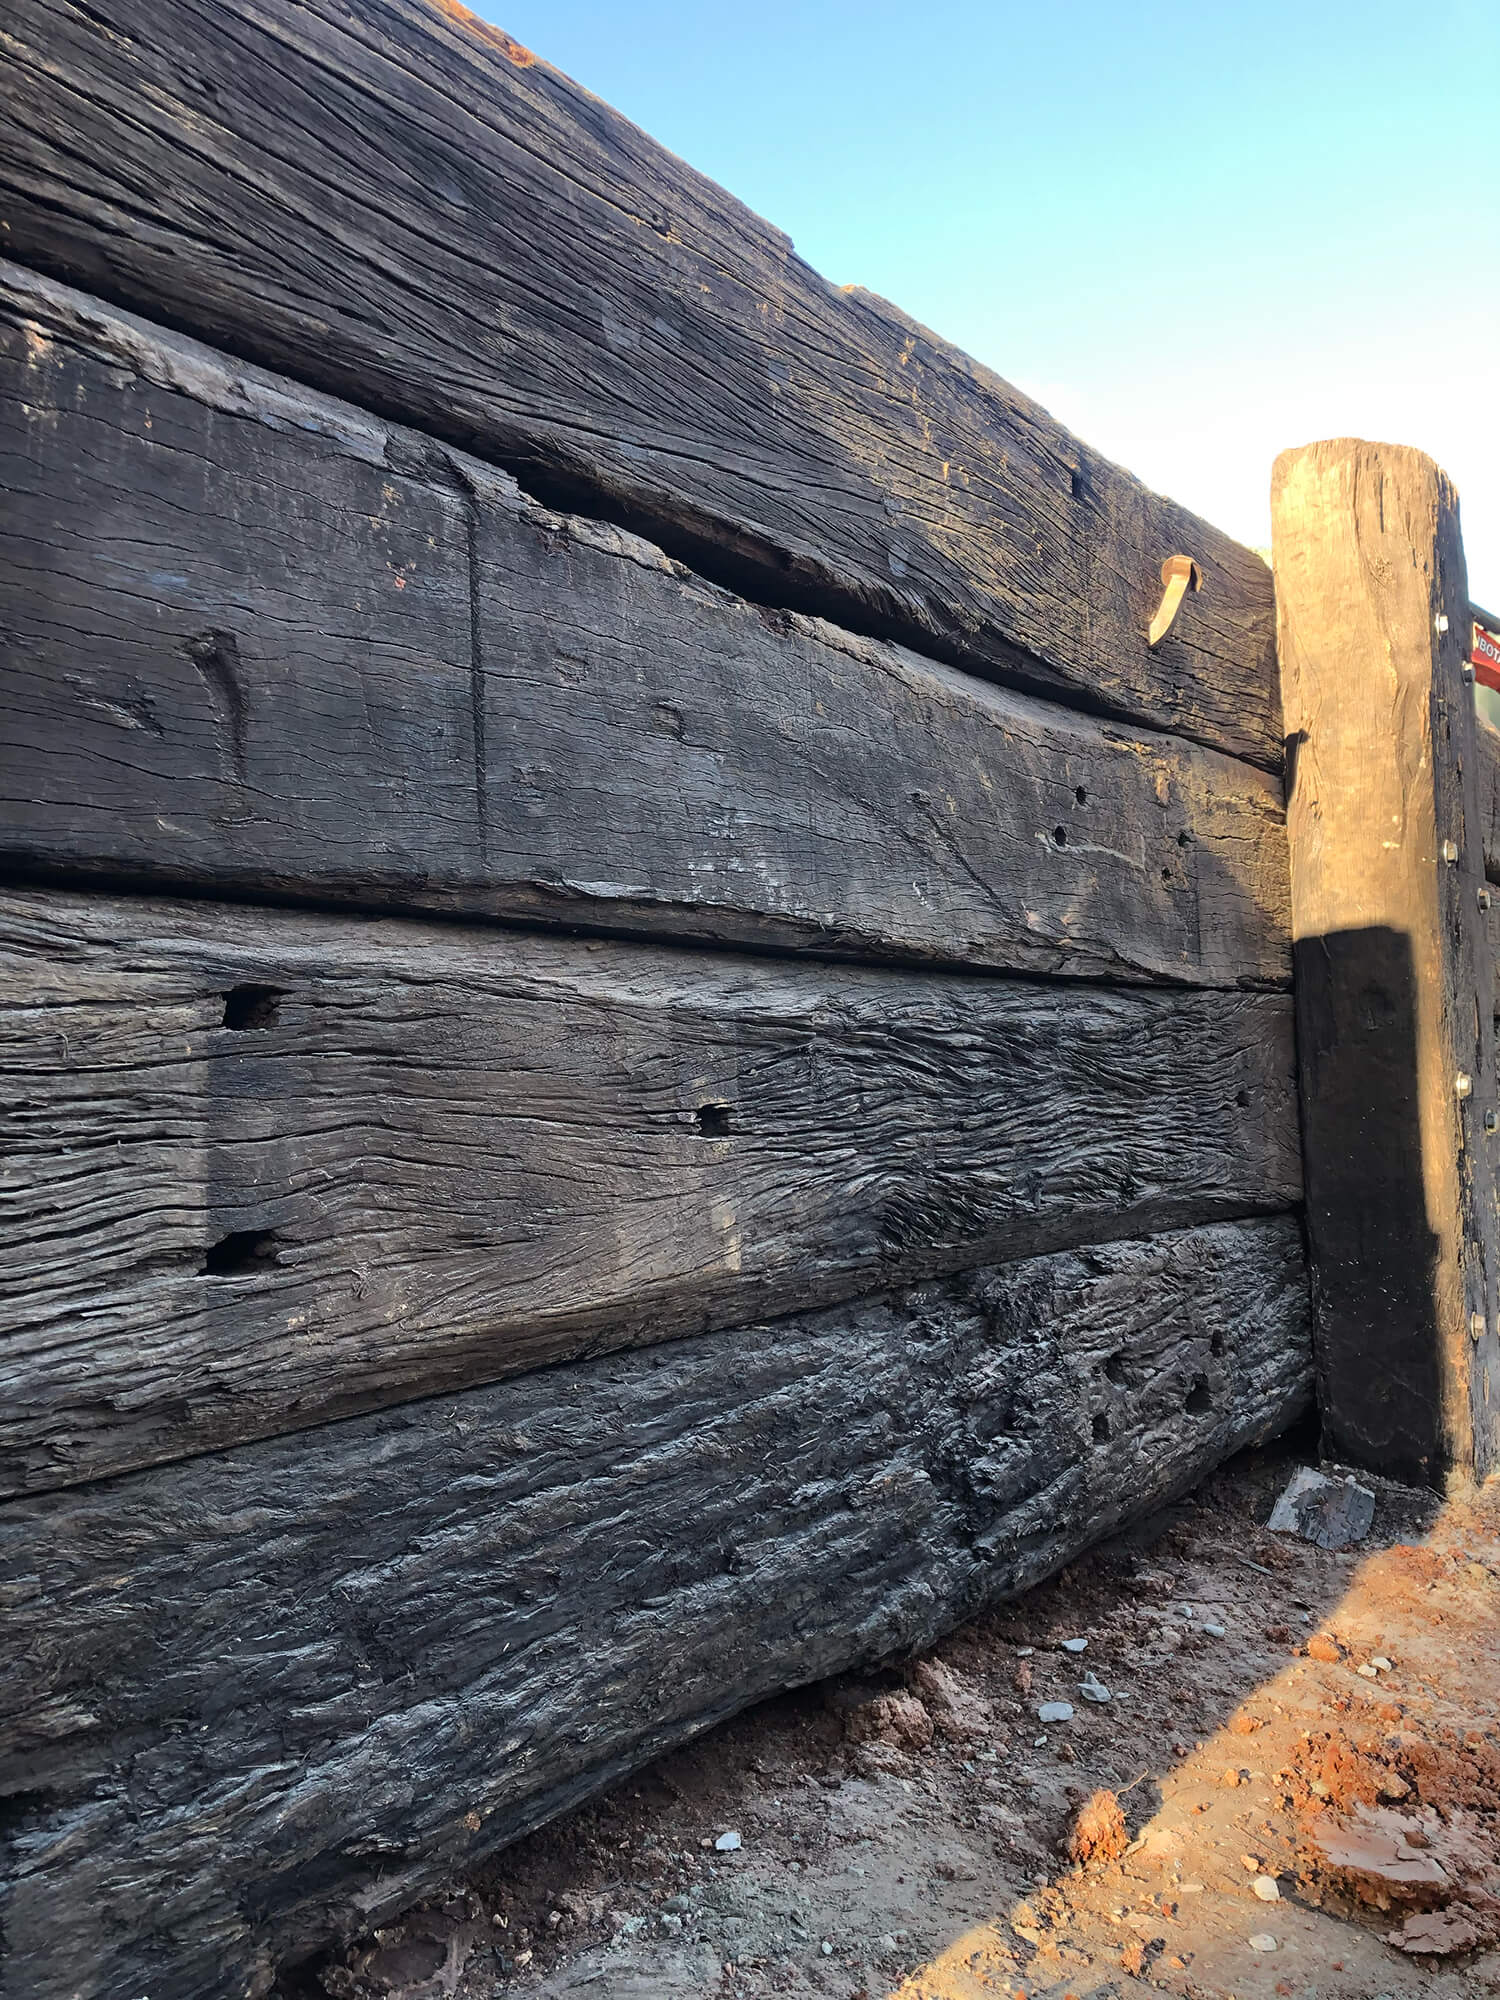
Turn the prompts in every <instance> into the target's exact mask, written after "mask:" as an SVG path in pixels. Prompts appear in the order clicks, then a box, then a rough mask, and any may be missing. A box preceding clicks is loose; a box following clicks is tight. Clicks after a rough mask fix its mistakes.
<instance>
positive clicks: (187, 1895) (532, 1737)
mask: <svg viewBox="0 0 1500 2000" xmlns="http://www.w3.org/2000/svg"><path fill="white" fill-rule="evenodd" d="M1310 1361H1311V1356H1310V1343H1309V1335H1308V1325H1307V1296H1306V1281H1305V1272H1304V1267H1303V1260H1302V1248H1301V1235H1300V1230H1299V1228H1298V1225H1297V1223H1296V1221H1295V1220H1294V1219H1292V1218H1289V1217H1288V1218H1278V1219H1273V1220H1268V1221H1264V1222H1258V1223H1250V1224H1244V1225H1238V1224H1236V1225H1218V1226H1216V1227H1212V1228H1204V1229H1194V1230H1190V1231H1186V1232H1182V1233H1180V1234H1172V1235H1167V1236H1159V1237H1156V1238H1153V1239H1151V1240H1149V1241H1146V1242H1128V1243H1117V1244H1113V1245H1109V1246H1105V1247H1102V1248H1096V1249H1092V1250H1089V1251H1086V1252H1083V1253H1080V1254H1064V1255H1058V1256H1052V1257H1046V1258H1040V1259H1036V1260H1032V1261H1027V1262H1023V1263H1020V1264H1014V1265H1009V1266H1005V1267H1003V1268H1000V1269H995V1270H989V1271H980V1272H977V1273H975V1274H972V1275H970V1276H966V1277H960V1278H953V1279H949V1280H946V1281H944V1282H942V1283H939V1284H933V1285H929V1286H925V1287H922V1288H920V1289H915V1290H910V1291H907V1292H905V1293H903V1294H898V1295H895V1296H890V1297H885V1298H876V1299H871V1300H867V1301H864V1302H860V1303H857V1304H851V1305H845V1306H841V1307H838V1308H835V1309H833V1310H829V1311H826V1312H823V1313H820V1314H800V1315H798V1316H796V1317H794V1318H789V1319H784V1320H781V1321H778V1322H775V1323H771V1324H766V1325H757V1326H751V1327H747V1328H744V1329H742V1330H740V1331H736V1332H727V1333H719V1334H714V1335H711V1336H709V1337H708V1338H706V1339H703V1340H696V1341H686V1342H679V1343H674V1344H670V1345H667V1346H663V1347H656V1348H653V1349H651V1350H650V1351H649V1352H645V1353H634V1354H626V1355H617V1356H613V1357H609V1358H605V1359H595V1360H592V1361H588V1362H582V1363H574V1364H570V1365H568V1366H566V1367H562V1368H556V1369H548V1370H545V1371H543V1372H542V1373H540V1374H536V1375H531V1376H527V1377H525V1378H523V1379H521V1380H519V1381H516V1382H511V1383H507V1384H504V1385H503V1386H501V1387H497V1388H487V1389H482V1390H471V1391H467V1392H465V1393H463V1394H461V1395H458V1396H454V1397H444V1398H438V1399H433V1400H431V1401H428V1402H424V1403H420V1404H415V1405H408V1406H407V1407H404V1408H402V1409H400V1410H396V1411H392V1412H389V1413H386V1414H382V1415H380V1416H375V1417H365V1418H360V1419H357V1420H355V1421H354V1422H351V1423H347V1424H339V1425H334V1426H331V1427H330V1428H328V1429H326V1430H323V1431H320V1432H318V1433H317V1434H316V1436H314V1437H304V1438H295V1439H281V1440H277V1441H274V1442H270V1443H262V1444H258V1445H253V1446H248V1447H243V1448H241V1449H239V1450H236V1451H233V1452H227V1453H224V1454H222V1455H216V1456H213V1457H209V1458H205V1459H198V1460H194V1461H193V1462H192V1463H190V1464H187V1465H181V1466H174V1467H170V1468H159V1469H156V1470H154V1471H151V1472H147V1473H140V1474H134V1475H131V1476H130V1477H127V1478H124V1479H120V1480H115V1481H111V1482H109V1483H107V1484H105V1485H102V1486H98V1487H92V1488H85V1489H81V1490H78V1491H76V1492H72V1493H68V1494H62V1495H52V1496H48V1497H47V1498H45V1499H38V1500H28V1501H13V1502H10V1503H8V1504H6V1505H5V1506H4V1507H0V1605H3V1609H4V1618H5V1625H6V1633H7V1640H8V1645H7V1649H6V1650H7V1655H8V1661H9V1664H8V1666H7V1669H6V1671H5V1675H4V1679H3V1682H0V1787H3V1788H4V1789H6V1790H7V1791H14V1790H17V1789H19V1790H20V1791H22V1792H24V1794H25V1796H24V1797H23V1798H21V1799H18V1800H16V1801H15V1802H14V1803H13V1805H12V1808H11V1812H10V1846H11V1853H10V1865H9V1867H7V1868H6V1869H5V1870H4V1874H5V1875H6V1876H7V1877H8V1878H9V1886H8V1888H7V1889H6V1890H5V1891H3V1892H0V1893H3V1898H4V1900H3V1903H0V1912H3V1921H4V1924H5V1934H6V1936H7V1938H8V1940H9V1958H8V1961H7V1964H6V1970H5V1972H4V1973H0V1980H8V1982H9V1983H8V1984H5V1985H4V1986H3V1988H0V1990H3V1991H4V1993H5V1994H6V1995H7V2000H10V1996H14V2000H20V1996H21V1995H23V1994H24V1995H25V1996H26V2000H73V1996H75V1995H79V1994H86V1995H91V1996H96V1995H109V1996H116V1995H125V1994H131V1995H133V1994H140V1993H149V1994H150V1995H151V1996H152V2000H240V1996H248V1995H251V1994H257V1995H258V1994H263V1993H264V1992H265V1990H266V1988H267V1986H268V1984H269V1982H270V1978H271V1973H272V1968H273V1966H274V1965H275V1963H276V1961H277V1960H278V1959H280V1958H284V1957H287V1956H295V1955H296V1954H298V1953H300V1952H305V1951H307V1950H309V1949H311V1948H313V1947H314V1946H317V1945H319V1944H322V1943H325V1942H327V1941H328V1940H329V1939H330V1937H331V1936H333V1935H335V1934H337V1933H338V1932H340V1931H347V1930H349V1929H351V1928H354V1927H356V1926H362V1925H364V1924H365V1923H368V1922H370V1921H373V1920H378V1919H379V1918H380V1917H381V1916H382V1915H386V1914H389V1913H392V1912H394V1911H395V1910H397V1909H399V1908H401V1907H402V1906H403V1905H404V1904H405V1903H407V1902H409V1901H410V1900H411V1899H413V1898H415V1897H417V1896H418V1895H420V1894H421V1893H423V1892H424V1891H425V1890H427V1889H429V1888H431V1887H432V1886H434V1885H435V1884H437V1883H438V1882H440V1881H441V1880H442V1879H443V1878H444V1876H445V1874H446V1873H447V1872H448V1871H452V1870H459V1869H462V1868H464V1867H466V1866H469V1865H471V1864H472V1863H473V1862H475V1861H476V1860H477V1859H478V1858H479V1857H480V1856H481V1855H483V1854H484V1853H486V1852H489V1851H492V1850H493V1849H495V1848H496V1847H498V1846H500V1845H502V1844H503V1843H504V1842H506V1841H508V1840H511V1839H513V1838H515V1837H516V1836H517V1835H518V1834H520V1833H523V1832H525V1831H527V1830H528V1829H529V1828H531V1827H533V1826H535V1825H537V1824H539V1823H540V1822H541V1821H543V1820H545V1819H547V1818H549V1817H551V1816H552V1815H554V1814H556V1813H558V1812H561V1811H563V1810H564V1809H565V1808H567V1807H568V1806H570V1805H573V1804H574V1803H576V1802H577V1801H578V1800H579V1799H580V1798H582V1797H584V1796H586V1795H587V1794H588V1793H590V1792H591V1791H594V1790H596V1789H598V1788H599V1787H600V1786H602V1785H604V1784H607V1783H608V1782H610V1781H611V1780H612V1779H615V1778H618V1777H620V1776H621V1775H623V1774H624V1773H626V1772H628V1771H630V1770H631V1769H633V1768H636V1767H638V1766H640V1765H641V1764H643V1763H644V1762H646V1761H647V1760H648V1759H649V1758H651V1757H652V1756H654V1755H656V1754H657V1753H658V1752H660V1751H661V1750H663V1749H665V1748H666V1747H668V1746H669V1745H671V1744H673V1743H676V1742H681V1741H682V1740H683V1739H684V1738H686V1737H689V1736H691V1735H693V1734H694V1733H696V1732H697V1731H700V1730H702V1729H704V1728H706V1727H708V1726H709V1725H710V1724H712V1723H714V1722H716V1721H719V1720H720V1719H722V1718H723V1717H724V1716H726V1715H728V1714H730V1713H732V1712H733V1711H735V1710H736V1709H738V1708H741V1707H743V1706H745V1705H746V1704H748V1703H750V1702H753V1701H756V1700H759V1699H761V1698H763V1697H765V1696H766V1695H769V1694H771V1693H772V1692H774V1691H776V1690H778V1689H782V1688H786V1687H789V1686H795V1685H797V1684H798V1683H801V1682H806V1681H809V1680H812V1679H815V1678H817V1677H818V1676H821V1675H826V1674H829V1673H832V1672H834V1671H836V1670H839V1669H841V1668H846V1667H851V1666H859V1665H864V1664H868V1663H872V1662H874V1661H877V1660H880V1659H882V1658H887V1657H890V1656H892V1655H900V1654H903V1653H909V1652H911V1651H912V1650H914V1649H916V1648H919V1647H921V1646H923V1645H925V1644H927V1643H929V1642H930V1641H931V1640H932V1639H934V1638H935V1637H936V1636H937V1635H938V1634H940V1633H941V1632H942V1631H944V1630H945V1629H947V1628H948V1627H950V1626H951V1625H953V1624H955V1623H957V1622H958V1621H959V1620H960V1619H961V1618H963V1617H965V1616H967V1615H969V1614H971V1613H972V1612H974V1611H975V1610H977V1609H978V1608H979V1607H981V1606H982V1605H983V1604H985V1603H986V1602H988V1601H991V1600H992V1599H994V1598H996V1597H999V1596H1002V1595H1004V1594H1006V1593H1009V1592H1014V1591H1017V1590H1020V1589H1022V1588H1024V1587H1025V1586H1026V1585H1028V1584H1030V1583H1033V1582H1035V1581H1036V1580H1037V1579H1038V1578H1040V1577H1042V1576H1044V1575H1046V1574H1047V1573H1049V1572H1050V1571H1052V1570H1053V1569H1055V1568H1057V1567H1058V1566H1059V1565H1060V1564H1061V1563H1062V1562H1063V1561H1065V1560H1066V1559H1067V1558H1068V1557H1069V1556H1071V1555H1072V1554H1074V1553H1075V1552H1076V1551H1077V1550H1078V1549H1080V1548H1081V1547H1083V1546H1085V1545H1086V1544H1087V1543H1089V1542H1090V1541H1092V1540H1094V1539H1097V1538H1098V1537H1099V1536H1101V1535H1104V1534H1107V1533H1109V1532H1110V1531H1111V1530H1113V1529H1114V1528H1116V1527H1118V1526H1120V1525H1121V1524H1123V1523H1124V1522H1125V1521H1126V1520H1127V1519H1128V1518H1130V1517H1132V1516H1135V1515H1139V1514H1143V1513H1145V1512H1147V1511H1149V1510H1150V1509H1151V1508H1153V1507H1155V1506H1157V1505H1158V1504H1160V1503H1161V1502H1162V1501H1163V1500H1164V1499H1166V1498H1167V1497H1169V1496H1170V1495H1172V1494H1173V1493H1176V1492H1179V1491H1181V1490H1183V1489H1185V1488H1186V1487H1187V1486H1189V1485H1190V1484H1191V1483H1192V1482H1193V1481H1195V1480H1196V1479H1198V1478H1200V1477H1201V1476H1202V1475H1203V1474H1204V1473H1205V1472H1206V1471H1208V1470H1209V1468H1210V1467H1211V1466H1213V1465H1214V1464H1215V1463H1216V1462H1218V1461H1219V1460H1220V1459H1222V1458H1224V1457H1225V1456H1226V1455H1228V1454H1229V1453H1230V1452H1231V1451H1233V1450H1235V1449H1236V1448H1237V1447H1239V1446H1241V1445H1243V1444H1245V1443H1247V1442H1248V1441H1250V1440H1252V1439H1256V1438H1260V1437H1264V1436H1266V1435H1268V1434H1269V1433H1271V1432H1273V1431H1274V1430H1276V1429H1278V1428H1279V1427H1281V1426H1283V1425H1284V1424H1285V1423H1287V1422H1288V1421H1289V1420H1290V1419H1291V1418H1293V1417H1294V1416H1295V1415H1296V1414H1297V1413H1298V1411H1299V1410H1300V1409H1301V1408H1302V1407H1303V1406H1304V1405H1305V1403H1306V1400H1307V1395H1308V1390H1309V1386H1310V1372H1311V1370H1310Z"/></svg>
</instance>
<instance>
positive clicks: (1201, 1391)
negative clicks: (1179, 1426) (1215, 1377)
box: [1182, 1375, 1214, 1417]
mask: <svg viewBox="0 0 1500 2000" xmlns="http://www.w3.org/2000/svg"><path fill="white" fill-rule="evenodd" d="M1213 1406H1214V1399H1213V1396H1212V1395H1211V1393H1210V1391H1209V1387H1208V1377H1207V1376H1206V1375H1200V1376H1199V1377H1198V1379H1197V1381H1196V1382H1195V1383H1194V1384H1193V1386H1192V1388H1191V1389H1189V1390H1188V1393H1187V1401H1186V1402H1185V1403H1184V1404H1183V1406H1182V1407H1183V1408H1184V1409H1185V1410H1186V1411H1187V1413H1188V1415H1189V1416H1190V1417H1201V1416H1203V1415H1204V1414H1205V1413H1206V1412H1207V1411H1209V1410H1211V1409H1212V1408H1213Z"/></svg>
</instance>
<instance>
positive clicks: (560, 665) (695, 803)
mask: <svg viewBox="0 0 1500 2000" xmlns="http://www.w3.org/2000/svg"><path fill="white" fill-rule="evenodd" d="M0 482H3V490H0V696H3V703H4V708H5V713H6V729H5V731H4V735H3V743H0V857H3V858H4V859H6V860H8V861H10V863H11V864H12V866H13V867H15V868H19V869H26V870H29V871H30V872H32V873H33V874H38V873H43V874H46V875H48V876H51V877H52V878H54V879H56V878H57V877H58V876H59V875H67V876H70V877H72V878H75V879H76V878H78V877H88V878H89V879H92V880H94V881H114V882H120V881H128V882H131V883H155V884H157V885H159V886H170V887H189V888H195V889H199V890H203V889H207V890H209V891H211V892H219V893H223V892H228V893H233V894H238V895H243V896H251V897H268V898H301V899H303V900H308V899H315V900H324V901H327V900H332V899H342V900H349V901H352V902H356V903H359V904H363V905H364V906H366V907H381V906H385V907H403V908H429V909H441V910H448V911H453V912H458V913H464V914H469V915H481V916H489V917H495V916H498V917H502V918H512V919H521V920H523V921H529V922H543V923H553V924H570V925H578V926H592V927H594V928H598V929H610V930H615V931H625V932H636V933H641V932H645V933H655V934H661V933H666V934H669V935H675V936H680V937H693V938H699V939H705V940H712V941H735V942H738V943H741V944H750V945H757V946H766V945H770V946H773V947H777V948H788V949H801V950H808V949H811V950H815V951H819V952H822V953H824V954H829V953H833V954H838V955H844V956H866V957H869V956H876V957H885V958H898V959H900V958H905V959H915V960H921V959H931V960H939V961H948V962H952V963H958V964H967V965H975V966H988V967H997V968H1005V969H1013V970H1016V971H1021V972H1027V973H1062V974H1067V975H1082V976H1091V977H1105V978H1110V979H1139V978H1146V979H1168V980H1178V981H1182V982H1185V983H1189V984H1195V985H1221V986H1234V985H1267V984H1278V983H1281V984H1284V983H1286V982H1287V980H1288V979H1289V973H1290V965H1289V952H1288V940H1287V932H1288V905H1287V876H1286V866H1287V864H1286V841H1285V826H1284V820H1285V815H1284V811H1283V808H1282V802H1281V794H1280V787H1279V784H1278V783H1277V781H1276V780H1275V779H1273V778H1271V777H1269V776H1268V775H1267V774H1265V773H1264V772H1261V771H1257V770H1255V769H1254V768H1253V767H1251V766H1248V765H1245V764H1243V763H1240V762H1238V761H1237V760H1235V759H1232V758H1229V757H1225V756H1223V755H1220V754H1219V753H1217V752H1215V751H1211V750H1204V749H1201V748H1199V747H1197V746H1196V745H1193V744H1189V743H1186V742H1184V741H1182V740H1181V739H1176V738H1172V737H1167V736H1159V735H1153V734H1151V733H1150V732H1142V731H1131V730H1126V729H1123V728H1121V727H1119V726H1116V725H1110V724H1101V723H1099V722H1097V721H1094V720H1092V719H1089V718H1086V717H1083V716H1080V715H1078V714H1076V713H1074V712H1070V711H1069V710H1067V709H1064V708H1060V707H1058V706H1057V705H1055V704H1053V703H1050V702H1046V703H1044V702H1039V701H1036V700H1034V699H1032V698H1030V697H1028V696H1025V695H1018V694H1015V693H1012V692H1009V691H1002V690H1000V689H997V688H992V687H989V686H987V685H985V684H984V683H983V682H979V681H975V680H973V679H971V678H970V677H968V676H966V675H961V674H958V673H955V672H953V671H952V670H951V669H948V668H945V667H942V666H938V665H934V664H932V663H931V662H928V661H923V660H921V659H918V658H917V657H916V656H915V655H914V654H912V653H910V652H908V651H906V650H904V649H903V648H900V647H897V646H892V645H887V644H883V643H880V642H877V641H874V640H870V639H861V638H857V637H855V636H853V635H851V634H849V633H846V632H841V631H839V630H837V629H836V628H834V627H832V626H830V625H828V624H826V623H824V622H823V621H821V620H817V619H809V618H804V617H801V616H797V615H795V614H773V613H771V612H769V611H767V610H766V609H765V608H764V607H763V606H759V605H755V604H751V603H748V602H747V601H746V600H745V599H743V598H741V597H736V596H734V595H732V594H731V593H729V592H726V591H723V590H720V589H718V588H716V587H714V586H713V585H710V584H708V583H706V582H704V580H703V579H702V578H700V577H697V576H694V575H693V574H691V573H690V572H688V571H686V570H685V569H684V568H683V567H682V565H681V564H679V563H674V562H672V561H671V560H669V559H668V558H667V557H666V556H664V555H663V554H662V553H661V551H660V550H658V549H656V548H653V547H651V546H650V545H649V544H647V543H645V542H642V541H640V540H639V539H638V538H637V537H635V536H632V535H629V534H626V533H624V532H622V531H621V530H620V529H618V528H615V527H611V526H609V525H607V524H601V523H599V522H591V521H585V520H581V519H578V518H576V517H568V516H563V515H559V514H556V513H553V512H551V511H550V510H548V509H546V508H544V507H541V506H539V505H537V504H536V503H535V502H533V501H530V500H527V499H526V498H525V497H524V496H523V495H522V494H521V493H520V492H519V491H518V490H517V488H516V487H515V485H514V482H513V481H511V480H510V479H509V478H507V477H505V476H504V475H497V474H495V473H493V472H492V471H490V470H488V469H487V468H486V467H484V466H483V465H481V464H479V463H478V462H477V461H475V460H473V459H471V458H467V457H465V456H464V454H462V453H460V452H457V451H454V450H451V449H447V448H440V447H438V446H437V445H435V444H434V443H433V442H432V441H431V440H429V439H425V438H423V437H421V436H418V435H417V434H415V433H411V432H406V431H400V430H395V429H393V428H392V427H391V426H390V425H388V424H385V423H383V422H381V421H379V420H378V419H376V418H374V417H372V416H370V415H369V413H368V412H364V411H359V410H356V409H354V408H352V407H350V406H349V405H346V404H339V403H336V402H333V401H331V400H330V399H328V398H325V397H322V396H319V395H317V394H315V393H313V392H310V391H307V390H304V389H302V388H300V387H299V386H298V385H297V384H296V383H293V382H291V381H288V380H286V379H284V378H283V379H278V378H276V377H273V376H268V375H266V374H264V373H263V372H262V371H260V370H257V369H254V368H249V367H246V366H245V365H244V364H242V363H238V362H234V361H231V360H229V359H228V358H227V357H226V356H224V355H222V354H216V353H214V352H213V351H211V350H209V349H206V348H204V347H201V346H200V345H198V344H197V343H196V342H192V341H187V340H184V339H182V338H181V337H179V336H175V335H172V334H169V333H162V332H161V331H160V330H159V329H153V328H151V327H148V326H146V325H145V324H143V323H142V322H140V321H135V320H132V319H130V318H129V317H127V316H124V315H121V314H119V313H116V312H112V311H111V310H109V309H108V308H105V307H101V306H100V305H99V304H98V302H97V301H92V300H89V299H86V298H84V297H82V296H81V295H79V294H77V293H74V292H71V291H68V290H66V289H65V288H62V287H59V286H56V285H54V284H52V283H51V282H50V281H48V280H45V279H37V278H35V277H34V276H32V275H31V274H29V273H27V272H23V271H20V270H18V269H17V268H16V267H15V266H10V267H8V268H7V267H4V266H0Z"/></svg>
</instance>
